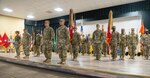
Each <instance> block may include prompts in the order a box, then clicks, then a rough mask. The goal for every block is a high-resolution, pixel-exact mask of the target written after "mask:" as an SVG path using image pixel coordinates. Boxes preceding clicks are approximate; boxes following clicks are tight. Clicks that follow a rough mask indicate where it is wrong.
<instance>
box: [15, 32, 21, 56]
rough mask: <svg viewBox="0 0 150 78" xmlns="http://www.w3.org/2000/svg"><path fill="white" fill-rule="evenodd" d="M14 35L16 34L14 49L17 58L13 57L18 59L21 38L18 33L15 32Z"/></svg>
mask: <svg viewBox="0 0 150 78" xmlns="http://www.w3.org/2000/svg"><path fill="white" fill-rule="evenodd" d="M15 34H16V36H15V49H16V53H17V56H15V58H20V43H21V37H20V35H19V31H16V32H15Z"/></svg>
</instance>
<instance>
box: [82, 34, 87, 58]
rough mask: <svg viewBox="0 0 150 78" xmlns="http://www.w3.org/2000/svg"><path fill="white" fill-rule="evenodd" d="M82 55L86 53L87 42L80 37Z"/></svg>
mask: <svg viewBox="0 0 150 78" xmlns="http://www.w3.org/2000/svg"><path fill="white" fill-rule="evenodd" d="M81 41H82V55H84V54H85V53H87V41H86V39H85V38H84V35H82V40H81Z"/></svg>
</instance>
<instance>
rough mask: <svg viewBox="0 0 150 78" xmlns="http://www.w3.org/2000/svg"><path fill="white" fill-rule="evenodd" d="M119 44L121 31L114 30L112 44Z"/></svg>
mask: <svg viewBox="0 0 150 78" xmlns="http://www.w3.org/2000/svg"><path fill="white" fill-rule="evenodd" d="M118 44H119V33H118V32H116V31H115V32H112V38H111V40H110V46H112V45H117V46H118Z"/></svg>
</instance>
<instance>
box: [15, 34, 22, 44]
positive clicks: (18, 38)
mask: <svg viewBox="0 0 150 78" xmlns="http://www.w3.org/2000/svg"><path fill="white" fill-rule="evenodd" d="M20 42H21V37H20V36H19V35H16V36H15V44H20Z"/></svg>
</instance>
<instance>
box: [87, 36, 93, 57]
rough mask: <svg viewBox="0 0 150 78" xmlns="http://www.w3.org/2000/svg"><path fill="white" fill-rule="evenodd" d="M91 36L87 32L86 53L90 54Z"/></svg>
mask: <svg viewBox="0 0 150 78" xmlns="http://www.w3.org/2000/svg"><path fill="white" fill-rule="evenodd" d="M91 40H92V39H91V37H90V34H88V38H87V54H90V46H91Z"/></svg>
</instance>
